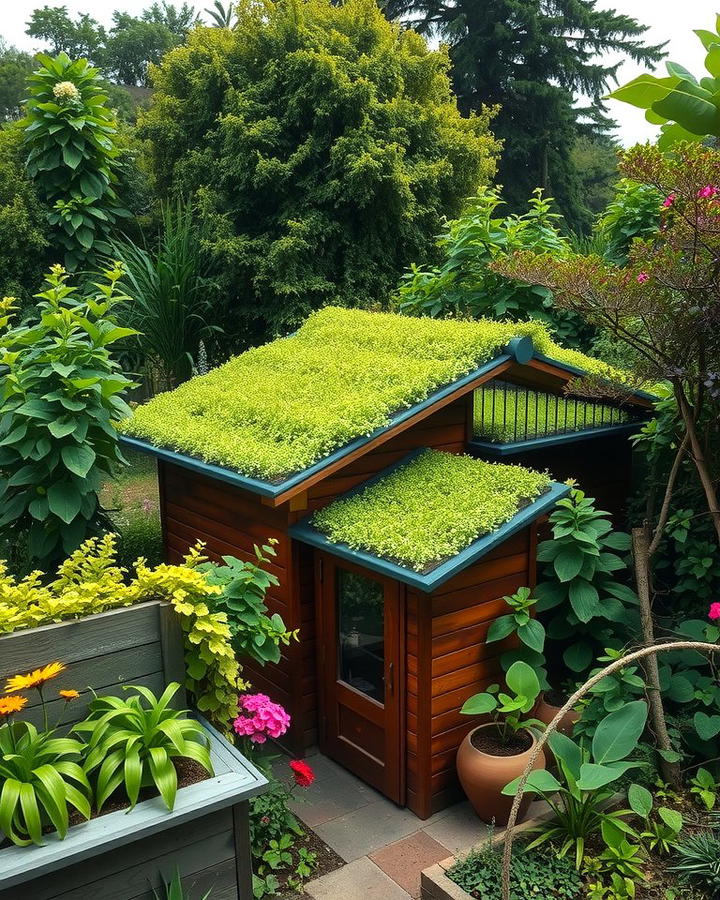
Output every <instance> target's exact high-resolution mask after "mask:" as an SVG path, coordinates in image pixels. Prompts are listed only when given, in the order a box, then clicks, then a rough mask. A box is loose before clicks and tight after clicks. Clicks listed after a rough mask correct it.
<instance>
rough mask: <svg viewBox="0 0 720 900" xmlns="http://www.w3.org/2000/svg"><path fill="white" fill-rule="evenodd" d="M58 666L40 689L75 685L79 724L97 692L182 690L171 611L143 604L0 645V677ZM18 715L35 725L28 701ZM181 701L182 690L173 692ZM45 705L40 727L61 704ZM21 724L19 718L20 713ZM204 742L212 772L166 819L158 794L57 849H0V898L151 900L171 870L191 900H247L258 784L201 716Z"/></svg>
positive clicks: (185, 791)
mask: <svg viewBox="0 0 720 900" xmlns="http://www.w3.org/2000/svg"><path fill="white" fill-rule="evenodd" d="M55 660H59V661H60V662H63V663H64V664H65V665H66V666H67V669H66V671H65V672H63V673H61V675H60V676H58V678H56V679H54V680H53V681H52V682H50V683H49V685H48V688H47V689H46V693H47V695H48V698H49V697H50V689H49V688H50V685H52V689H53V693H56V691H57V689H60V688H66V687H67V688H70V687H72V688H75V689H76V690H79V691H80V692H81V697H80V699H79V700H77V701H74V702H73V703H72V704H70V707H69V712H70V715H69V716H68V718H67V722H68V723H72V722H76V721H79V720H80V719H82V718H84V716H85V714H86V711H87V704H88V702H89V700H90V699H92V694H91V693H90V688H91V687H92V688H94V689H95V691H96V692H97V693H99V694H116V695H119V694H121V693H122V685H123V684H128V685H133V684H142V685H146V686H147V687H149V688H151V689H152V690H153V691H156V692H158V693H159V692H160V691H161V690H162V689H163V688H164V686H165V685H166V684H167V683H169V682H171V681H179V682H180V683H181V684H182V683H183V681H184V666H183V643H182V634H181V632H180V629H179V625H178V623H177V620H176V618H175V615H174V613H173V611H172V609H171V607H170V606H168V605H167V604H164V603H159V602H151V603H143V604H139V605H138V606H133V607H127V608H125V609H119V610H113V611H111V612H106V613H100V614H98V615H94V616H88V617H86V618H84V619H78V620H73V621H67V622H62V623H60V624H56V625H46V626H43V627H41V628H33V629H28V630H26V631H18V632H15V633H13V634H9V635H3V636H2V637H0V680H2V681H3V682H4V680H5V679H6V678H7V677H8V676H10V675H14V674H16V673H18V672H26V671H29V670H30V669H34V668H37V667H39V666H42V665H45V664H47V663H49V662H53V661H55ZM30 696H31V699H32V704H33V705H28V707H27V710H28V711H29V715H28V716H24V718H26V719H29V720H30V721H34V722H35V723H36V724H39V720H40V708H39V706H38V704H37V701H36V695H35V696H33V695H32V694H31V695H30ZM176 701H177V703H178V705H180V706H182V705H184V704H185V696H184V692H183V691H179V692H178V694H177V695H176ZM63 702H64V701H59V700H58V701H52V700H51V701H50V702H49V704H48V706H49V708H50V722H51V724H52V723H53V722H54V721H55V720H56V718H57V710H58V709H59V704H61V703H63ZM23 715H24V714H23ZM200 721H201V722H202V724H203V726H204V727H205V729H206V731H207V734H208V738H209V740H210V744H211V758H212V763H213V768H214V775H213V777H211V778H208V779H206V780H205V781H201V782H197V783H196V784H192V785H189V786H188V787H184V788H181V789H180V790H179V791H178V794H177V799H176V802H175V808H174V810H173V811H172V812H170V811H169V810H168V809H167V808H166V807H165V805H164V803H163V802H162V800H161V799H160V798H159V797H155V798H152V799H150V800H145V801H143V802H141V803H138V804H137V806H136V807H135V809H134V810H132V811H131V812H128V811H126V810H119V811H117V812H112V813H108V814H106V815H102V816H98V817H97V818H95V819H91V820H90V821H89V822H85V823H83V824H80V825H75V826H73V827H72V828H71V829H70V831H69V832H68V835H67V837H66V838H65V840H64V841H60V840H58V839H57V838H56V837H55V836H54V835H48V836H47V839H46V842H45V845H44V846H42V847H35V846H30V847H15V846H9V847H6V848H4V849H2V850H0V900H18V898H19V897H23V896H25V897H27V898H28V900H88V898H97V900H101V898H102V900H153V897H154V894H153V889H155V890H160V889H161V888H162V884H163V882H167V881H169V880H170V879H171V878H172V877H173V875H174V874H175V871H176V869H179V871H180V874H181V876H182V878H183V884H184V886H185V889H186V892H187V893H188V894H189V895H190V896H192V897H193V898H194V897H202V895H203V894H204V893H205V892H206V891H208V890H209V889H210V888H212V893H211V895H210V897H211V900H250V898H252V876H251V866H250V845H249V825H248V800H249V799H250V798H251V797H253V796H255V795H256V794H259V793H262V791H263V790H264V788H265V786H266V784H267V782H266V780H265V778H264V777H263V776H262V775H261V774H260V773H259V772H258V771H257V770H256V769H255V768H254V767H253V766H252V765H251V764H250V763H249V762H248V761H247V760H246V759H245V758H244V757H243V756H242V755H241V754H240V753H239V752H238V751H237V749H236V748H235V747H234V746H233V745H232V744H230V743H229V742H228V741H226V740H225V739H224V738H223V737H222V736H221V735H220V734H218V733H217V732H216V731H215V730H214V729H213V728H212V727H211V726H210V725H208V723H207V722H205V721H204V720H202V719H200Z"/></svg>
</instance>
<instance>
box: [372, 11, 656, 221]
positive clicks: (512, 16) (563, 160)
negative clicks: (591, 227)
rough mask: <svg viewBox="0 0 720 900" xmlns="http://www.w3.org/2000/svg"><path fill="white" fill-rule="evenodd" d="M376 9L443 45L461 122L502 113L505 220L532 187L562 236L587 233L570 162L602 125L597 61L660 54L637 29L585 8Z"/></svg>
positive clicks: (604, 78) (605, 81) (603, 85)
mask: <svg viewBox="0 0 720 900" xmlns="http://www.w3.org/2000/svg"><path fill="white" fill-rule="evenodd" d="M384 9H385V11H386V13H387V14H388V15H389V16H390V17H392V18H397V19H400V20H401V21H403V22H405V23H407V24H409V25H411V26H412V27H413V28H415V29H417V30H418V31H420V33H422V34H432V35H437V36H439V37H440V38H441V39H442V40H443V41H446V42H447V43H448V44H449V48H450V58H451V60H452V64H453V69H452V79H453V87H454V89H455V92H456V93H457V96H458V103H459V106H460V109H461V110H462V111H463V112H464V113H465V114H467V113H469V112H471V111H473V110H479V109H480V108H481V107H482V104H500V105H501V110H500V113H499V114H498V117H497V119H496V120H495V123H494V126H493V128H494V132H495V134H496V135H497V137H499V138H502V139H504V141H505V145H504V149H503V154H502V157H501V160H500V167H499V175H498V180H499V182H500V183H501V184H503V185H504V194H505V198H506V199H507V201H508V203H509V205H510V209H511V211H513V212H519V211H521V209H522V208H523V206H524V204H525V202H526V201H527V198H528V197H529V196H530V194H531V193H532V191H533V190H534V188H536V187H538V186H540V187H543V188H545V189H547V190H548V191H549V193H550V194H551V195H552V196H554V197H555V198H556V200H557V203H558V206H559V207H560V209H561V211H562V213H563V214H564V215H565V217H566V218H567V220H568V223H569V224H570V226H571V227H573V228H575V229H578V228H585V227H587V226H588V224H589V220H590V217H589V214H588V212H587V210H586V208H585V206H584V203H583V199H582V196H581V192H580V181H579V178H578V172H577V169H576V167H575V165H574V164H573V160H572V156H571V153H572V149H573V144H574V142H575V139H576V138H577V137H578V135H580V134H582V133H588V134H598V133H599V132H602V130H603V129H604V128H606V127H607V125H608V124H609V122H608V120H607V119H606V118H605V116H604V108H603V105H602V102H601V98H602V96H603V94H605V93H606V91H607V90H608V86H609V85H610V83H611V82H612V80H613V78H614V76H615V72H616V70H617V67H618V65H619V62H609V61H608V62H605V60H604V59H602V58H598V55H600V54H606V53H610V54H612V55H613V56H617V55H622V56H629V57H630V58H631V59H633V60H635V61H639V62H644V63H647V64H650V63H653V62H657V61H658V60H659V59H661V57H662V55H663V54H662V47H660V46H645V44H644V42H643V40H642V36H643V34H644V33H645V31H646V28H645V27H644V26H643V25H640V24H639V23H638V22H637V21H636V20H635V19H632V18H631V17H629V16H625V15H619V14H617V13H615V12H614V11H613V10H602V9H596V8H595V3H593V2H589V0H551V2H541V0H483V2H482V3H479V2H477V0H452V2H444V0H385V4H384ZM575 94H580V95H583V96H586V97H589V98H590V99H591V100H592V105H593V108H592V110H590V109H587V110H581V109H578V108H576V107H575V106H574V100H573V95H575Z"/></svg>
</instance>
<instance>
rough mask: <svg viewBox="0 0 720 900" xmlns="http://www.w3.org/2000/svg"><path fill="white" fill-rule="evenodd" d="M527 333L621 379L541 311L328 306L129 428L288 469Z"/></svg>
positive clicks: (262, 467)
mask: <svg viewBox="0 0 720 900" xmlns="http://www.w3.org/2000/svg"><path fill="white" fill-rule="evenodd" d="M521 335H530V336H531V337H532V339H533V341H534V343H535V346H536V347H537V349H538V350H539V351H540V352H541V353H544V354H545V355H546V356H550V357H553V358H555V359H558V360H561V361H564V362H567V363H569V364H571V365H574V366H578V367H581V368H584V369H586V370H587V371H590V372H593V373H595V374H598V375H601V376H603V377H607V378H610V379H613V378H614V379H615V380H617V379H618V378H619V377H620V373H619V372H617V371H616V370H614V369H611V368H610V367H609V366H607V365H606V364H604V363H601V362H599V361H598V360H593V359H590V358H589V357H587V356H584V355H583V354H582V353H578V352H576V351H573V350H564V349H562V348H561V347H559V346H558V345H557V344H555V343H554V342H553V341H552V340H551V339H550V337H549V335H548V332H547V331H546V329H545V328H544V326H543V325H541V324H539V323H537V322H515V323H505V322H495V321H491V320H479V321H472V322H470V321H468V322H465V321H462V322H461V321H456V320H442V321H439V320H436V319H430V318H412V317H409V316H402V315H396V314H393V313H374V312H366V311H363V310H352V309H341V308H338V307H326V308H325V309H322V310H319V311H318V312H316V313H313V315H311V316H310V318H309V319H307V321H306V322H305V324H304V325H303V326H302V327H301V328H300V329H299V331H298V332H296V334H294V335H293V336H291V337H288V338H281V339H278V340H276V341H273V342H272V343H269V344H265V345H264V346H262V347H256V348H254V349H252V350H248V351H247V352H246V353H243V354H241V355H240V356H238V357H236V358H235V359H232V360H230V362H228V363H226V364H225V365H223V366H220V367H219V368H217V369H215V370H214V371H212V372H210V373H209V374H207V375H203V376H201V377H198V378H194V379H192V380H191V381H189V382H186V383H185V384H183V385H181V386H180V387H179V388H177V389H176V390H174V391H172V392H170V393H166V394H161V395H160V396H158V397H156V398H155V399H153V400H151V401H150V402H149V403H147V404H146V405H144V406H141V407H139V408H138V409H137V410H136V412H135V415H134V417H133V419H132V420H131V421H130V422H129V423H128V425H127V426H126V431H127V433H129V434H130V435H133V436H135V437H138V438H142V439H145V440H148V441H150V442H151V443H153V444H155V445H156V446H161V447H167V448H169V449H171V450H175V451H178V452H181V453H186V454H189V455H191V456H194V457H197V458H199V459H202V460H205V461H206V462H211V463H215V464H217V465H221V466H226V467H228V468H231V469H235V470H237V471H239V472H241V473H243V474H244V475H249V476H254V477H258V478H264V479H270V480H279V479H282V478H283V477H284V476H287V475H289V474H291V473H293V472H298V471H301V470H303V469H305V468H307V467H308V466H310V465H312V463H314V462H317V460H319V459H322V458H323V457H325V456H327V455H328V454H329V453H331V452H332V451H333V450H336V449H337V448H338V447H342V446H343V445H344V444H347V443H348V442H349V441H351V440H353V439H354V438H357V437H359V436H361V435H366V434H369V433H370V432H372V431H373V430H374V429H376V428H378V427H380V426H383V425H386V424H387V423H388V421H389V420H390V418H391V416H392V415H393V414H394V413H396V412H398V411H399V410H402V409H405V408H407V407H408V406H411V405H412V404H414V403H417V402H418V401H420V400H423V399H425V398H426V397H427V396H428V395H429V394H430V393H432V391H433V390H435V389H437V388H438V387H441V386H442V385H445V384H448V383H450V382H452V381H454V380H455V379H457V378H459V377H460V376H462V375H464V374H466V373H468V372H470V371H472V370H473V369H475V368H477V367H478V366H480V365H482V364H483V363H486V362H488V361H489V360H491V359H492V358H493V357H494V356H496V355H497V354H498V353H499V351H500V350H501V348H502V347H504V346H505V345H506V344H507V343H508V341H510V340H511V338H513V337H516V336H521Z"/></svg>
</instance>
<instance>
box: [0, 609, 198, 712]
mask: <svg viewBox="0 0 720 900" xmlns="http://www.w3.org/2000/svg"><path fill="white" fill-rule="evenodd" d="M56 661H57V662H61V663H63V665H64V666H65V667H66V668H65V670H64V671H63V672H61V673H60V674H59V675H58V676H57V677H56V678H54V679H53V680H52V682H51V683H50V685H49V686H48V689H47V690H46V691H45V701H46V703H45V706H46V709H47V713H48V717H49V720H50V722H55V721H57V720H58V719H60V718H62V721H63V723H64V726H68V725H72V724H74V723H75V722H79V721H80V719H83V718H84V717H85V715H86V714H87V708H88V704H89V702H90V701H91V700H92V697H93V694H92V691H93V690H94V691H95V692H96V693H98V694H111V695H113V696H123V695H124V694H125V692H124V691H123V689H122V686H123V685H132V684H138V685H144V686H145V687H149V688H150V689H151V690H153V691H155V692H157V693H158V694H159V693H161V692H162V690H163V688H164V687H165V685H166V684H168V683H169V682H170V681H177V682H178V683H179V684H180V685H181V689H180V691H179V692H178V694H177V695H176V699H175V704H176V705H177V706H178V707H183V706H184V705H185V693H184V689H183V687H182V685H183V684H184V681H185V667H184V663H183V646H182V633H181V631H180V628H179V625H178V622H177V618H176V617H175V614H174V613H173V611H172V609H171V607H170V606H169V605H167V604H163V603H160V602H157V601H156V602H152V603H141V604H138V605H137V606H132V607H128V608H126V609H117V610H110V611H109V612H105V613H99V614H97V615H93V616H87V617H85V618H84V619H78V620H75V621H67V622H60V623H57V624H52V625H44V626H42V627H40V628H32V629H27V630H24V631H16V632H13V633H12V634H5V635H2V636H0V683H2V684H4V683H5V681H6V680H7V679H8V678H10V677H11V676H12V675H16V674H22V673H25V672H28V671H30V670H32V669H36V668H39V667H41V666H44V665H47V664H48V663H51V662H56ZM66 689H73V690H77V691H79V692H80V697H79V698H78V699H77V700H74V701H73V702H72V703H70V704H68V703H67V702H66V701H64V700H61V699H59V698H58V695H57V692H58V691H59V690H66ZM27 696H28V705H27V706H26V708H25V710H24V712H23V719H25V720H27V721H30V722H32V723H33V724H34V725H36V726H38V727H39V726H41V725H42V721H43V715H42V705H41V702H40V698H39V696H38V694H37V692H36V691H29V692H28V693H27ZM61 713H62V715H61Z"/></svg>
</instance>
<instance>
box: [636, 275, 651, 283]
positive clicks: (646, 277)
mask: <svg viewBox="0 0 720 900" xmlns="http://www.w3.org/2000/svg"><path fill="white" fill-rule="evenodd" d="M637 280H638V282H639V283H640V284H645V282H646V281H649V280H650V276H649V275H648V273H647V272H641V273H640V274H639V275H638V277H637Z"/></svg>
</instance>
